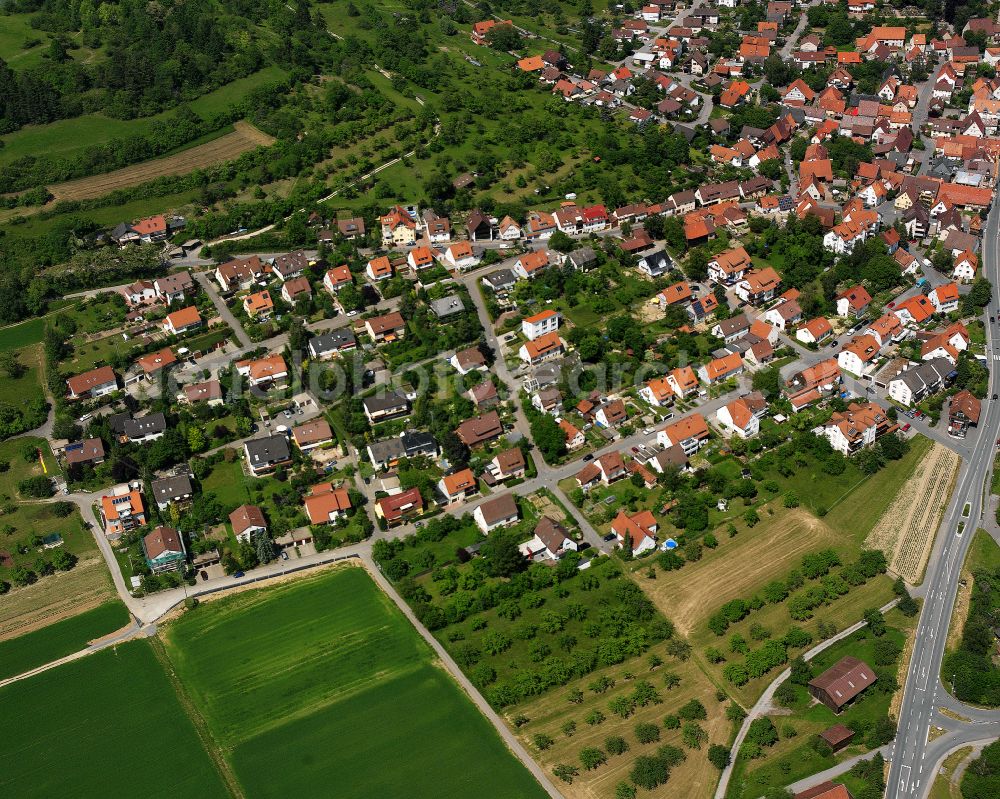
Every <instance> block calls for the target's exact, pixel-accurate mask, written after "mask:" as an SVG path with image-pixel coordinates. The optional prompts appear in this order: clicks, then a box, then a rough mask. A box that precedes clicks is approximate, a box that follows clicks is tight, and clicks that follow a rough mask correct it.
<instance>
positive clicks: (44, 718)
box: [0, 641, 229, 799]
mask: <svg viewBox="0 0 1000 799" xmlns="http://www.w3.org/2000/svg"><path fill="white" fill-rule="evenodd" d="M0 703H2V705H3V708H4V719H5V722H6V723H5V724H3V725H2V727H0V792H2V793H3V794H4V795H6V796H18V797H25V798H27V797H52V796H73V797H79V799H89V797H95V798H96V797H107V796H142V797H146V799H160V798H161V797H162V799H167V798H168V797H178V796H198V797H203V799H224V798H225V797H227V796H229V794H228V793H227V791H226V789H225V787H224V785H223V782H222V780H221V779H220V777H219V775H218V773H217V772H216V770H215V768H214V767H213V764H212V761H211V759H210V758H209V756H208V755H207V754H206V751H205V749H204V748H203V746H202V744H201V742H200V740H199V737H198V734H197V732H196V730H195V727H194V725H193V724H192V722H191V720H190V718H188V716H187V715H185V713H184V710H183V708H182V706H181V703H180V701H179V700H178V697H177V695H176V694H175V692H174V689H173V688H172V687H171V684H170V681H169V680H168V679H167V676H166V674H165V673H164V670H163V667H162V665H161V664H160V663H159V662H158V661H157V658H156V656H155V654H154V652H153V647H152V645H151V644H150V643H149V642H147V641H136V642H132V643H128V644H124V645H122V646H119V647H117V648H115V649H106V650H104V651H101V652H99V653H97V654H94V655H91V656H89V657H85V658H82V659H80V660H77V661H74V662H72V663H69V664H66V665H63V666H60V667H58V668H55V669H52V670H50V671H47V672H44V673H42V674H40V675H37V676H35V677H32V678H30V679H27V680H23V681H20V682H16V683H13V684H11V685H9V686H6V687H4V688H0Z"/></svg>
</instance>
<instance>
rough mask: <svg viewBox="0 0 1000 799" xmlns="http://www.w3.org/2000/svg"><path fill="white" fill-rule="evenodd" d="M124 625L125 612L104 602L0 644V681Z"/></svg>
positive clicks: (116, 603) (114, 604)
mask: <svg viewBox="0 0 1000 799" xmlns="http://www.w3.org/2000/svg"><path fill="white" fill-rule="evenodd" d="M128 622H129V614H128V611H127V610H126V609H125V606H124V605H123V604H122V603H121V602H118V601H114V602H105V603H104V604H103V605H98V606H97V607H96V608H93V609H91V610H88V611H85V612H83V613H81V614H80V615H78V616H72V617H70V618H68V619H63V620H62V621H57V622H56V623H55V624H50V625H49V626H48V627H42V628H41V629H40V630H34V631H33V632H30V633H28V634H26V635H22V636H20V637H18V638H12V639H10V640H9V641H3V642H0V679H5V678H7V677H13V676H14V675H15V674H24V672H26V671H31V669H34V668H37V667H38V666H41V665H44V664H45V663H50V662H51V661H53V660H58V659H59V658H61V657H65V656H66V655H70V654H72V653H73V652H77V651H79V650H81V649H83V648H84V647H85V646H86V645H87V642H88V641H93V640H94V639H96V638H101V637H103V636H105V635H108V634H109V633H113V632H115V631H116V630H120V629H121V628H122V627H124V626H125V625H126V624H128Z"/></svg>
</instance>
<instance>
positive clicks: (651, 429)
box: [642, 427, 653, 436]
mask: <svg viewBox="0 0 1000 799" xmlns="http://www.w3.org/2000/svg"><path fill="white" fill-rule="evenodd" d="M642 433H643V435H647V436H651V435H653V428H652V427H647V428H646V429H645V430H643V431H642Z"/></svg>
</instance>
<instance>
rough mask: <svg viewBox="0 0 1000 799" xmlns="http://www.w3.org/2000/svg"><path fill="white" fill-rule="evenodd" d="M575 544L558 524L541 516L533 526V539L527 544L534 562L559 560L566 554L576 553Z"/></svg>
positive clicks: (547, 517)
mask: <svg viewBox="0 0 1000 799" xmlns="http://www.w3.org/2000/svg"><path fill="white" fill-rule="evenodd" d="M577 550H578V547H577V543H576V541H574V540H573V539H572V538H570V537H569V532H568V531H567V530H566V528H565V527H563V526H562V525H561V524H559V522H557V521H555V520H554V519H552V518H550V517H549V516H542V518H541V519H539V520H538V524H537V525H535V537H534V538H533V539H531V541H529V542H528V551H529V552H530V553H531V558H532V559H535V560H559V559H560V558H561V557H562V556H563V555H565V554H566V553H567V552H576V551H577Z"/></svg>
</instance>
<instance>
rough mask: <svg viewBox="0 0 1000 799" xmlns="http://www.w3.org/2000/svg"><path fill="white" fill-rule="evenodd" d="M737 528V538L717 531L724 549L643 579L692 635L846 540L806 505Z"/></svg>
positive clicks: (683, 630) (669, 614)
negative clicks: (736, 602) (805, 559)
mask: <svg viewBox="0 0 1000 799" xmlns="http://www.w3.org/2000/svg"><path fill="white" fill-rule="evenodd" d="M736 526H737V528H738V529H739V530H740V532H739V534H738V535H737V536H736V537H735V538H728V537H726V536H725V533H724V532H723V533H722V534H721V535H720V534H718V533H717V534H716V537H717V538H718V539H719V541H720V542H721V544H720V545H719V548H718V549H717V550H715V551H714V552H710V553H709V554H707V555H706V556H705V557H703V558H702V559H701V560H699V561H697V562H696V563H688V564H687V565H685V566H684V568H683V569H680V570H678V571H674V572H665V573H662V574H660V575H659V576H658V577H657V579H656V580H653V581H646V580H640V581H639V584H640V585H641V586H642V587H643V589H644V590H645V591H646V593H647V594H648V595H649V597H650V599H652V600H653V602H654V603H655V604H656V606H657V607H658V608H659V609H660V610H661V611H662V612H663V613H664V614H666V615H667V617H668V618H669V619H670V620H671V621H673V623H674V624H675V625H676V626H677V630H678V631H679V632H681V633H683V634H684V635H690V634H692V633H693V632H694V631H695V628H696V627H697V626H698V625H699V624H704V622H705V621H706V620H707V618H708V616H709V615H710V614H711V613H712V612H713V611H715V610H716V609H717V608H718V607H719V606H720V605H723V604H725V603H726V602H728V601H729V600H730V599H735V598H737V597H743V596H750V595H751V594H752V593H753V592H754V590H756V589H758V588H760V586H761V585H763V584H764V583H766V582H767V581H768V580H771V579H774V578H775V577H776V576H779V575H783V574H785V573H786V572H789V571H791V570H792V569H794V568H796V567H798V565H799V563H800V562H801V561H802V556H803V555H805V554H807V553H809V552H816V551H817V550H820V549H825V548H827V547H833V548H838V542H839V538H840V537H839V536H838V535H836V533H834V532H833V530H831V529H830V528H829V527H828V526H827V525H826V524H824V523H823V522H822V521H821V520H820V519H817V518H816V517H815V516H813V515H812V514H810V513H809V512H808V511H805V510H802V509H801V508H796V509H794V510H784V509H781V508H776V509H775V514H774V516H770V515H768V514H767V513H764V512H762V514H761V521H760V523H759V524H758V525H757V526H756V527H754V528H747V527H746V525H745V524H744V523H743V522H742V521H739V522H737V523H736ZM712 637H713V638H714V636H712Z"/></svg>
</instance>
